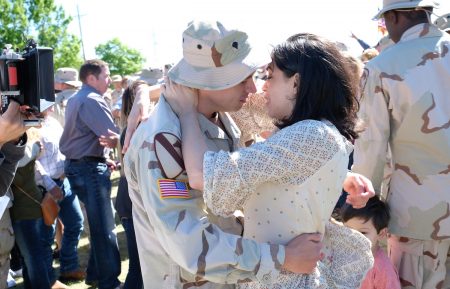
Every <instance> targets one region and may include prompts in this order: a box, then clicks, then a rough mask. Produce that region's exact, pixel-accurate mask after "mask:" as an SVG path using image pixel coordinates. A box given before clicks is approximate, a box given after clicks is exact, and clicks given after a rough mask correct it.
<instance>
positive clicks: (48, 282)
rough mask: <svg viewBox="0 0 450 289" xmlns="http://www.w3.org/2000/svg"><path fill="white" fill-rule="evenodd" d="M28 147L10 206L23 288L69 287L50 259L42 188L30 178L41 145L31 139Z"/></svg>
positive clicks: (18, 170) (18, 173) (18, 171)
mask: <svg viewBox="0 0 450 289" xmlns="http://www.w3.org/2000/svg"><path fill="white" fill-rule="evenodd" d="M27 148H29V150H26V153H25V156H24V157H23V158H22V159H21V160H20V162H19V164H18V166H19V168H18V169H17V172H16V175H15V177H14V180H13V182H12V185H11V190H12V193H13V197H14V201H13V206H12V207H11V209H10V213H11V220H12V226H13V229H14V233H15V237H16V243H17V246H18V248H19V249H20V252H21V256H22V264H23V279H24V288H25V289H44V288H45V289H47V288H52V289H66V288H69V287H67V286H66V285H65V284H63V283H61V282H59V281H58V280H56V277H55V274H54V270H53V267H52V264H51V263H48V262H47V259H46V256H47V255H48V254H50V255H51V246H50V245H49V244H48V243H45V242H42V240H43V236H46V235H47V234H49V233H50V230H51V227H49V226H46V225H45V224H44V221H43V218H42V212H41V207H40V202H41V200H42V191H41V190H40V189H39V188H38V186H37V184H36V182H35V181H34V179H33V178H30V176H33V175H34V168H35V158H36V155H37V154H38V153H39V145H38V144H32V142H30V143H29V145H28V146H27Z"/></svg>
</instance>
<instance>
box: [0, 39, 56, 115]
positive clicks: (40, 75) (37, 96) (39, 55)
mask: <svg viewBox="0 0 450 289" xmlns="http://www.w3.org/2000/svg"><path fill="white" fill-rule="evenodd" d="M53 70H54V69H53V50H52V49H51V48H47V47H38V46H37V45H36V42H34V41H33V40H29V41H28V42H27V45H26V47H25V49H24V50H23V52H15V51H14V50H12V49H11V45H6V48H5V49H4V50H3V53H2V54H1V55H0V95H1V110H2V112H4V111H6V109H7V108H8V105H9V103H10V101H12V99H14V101H17V102H18V103H20V104H21V105H27V106H29V107H30V108H29V111H30V112H31V113H33V114H35V115H39V113H40V112H42V111H44V110H46V109H47V108H49V107H50V106H51V105H53V103H54V102H55V92H54V82H53V81H54V80H53V75H54V71H53Z"/></svg>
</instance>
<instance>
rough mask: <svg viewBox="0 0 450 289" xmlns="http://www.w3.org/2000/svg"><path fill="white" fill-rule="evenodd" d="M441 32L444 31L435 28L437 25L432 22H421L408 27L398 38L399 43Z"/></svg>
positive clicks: (439, 34) (433, 35)
mask: <svg viewBox="0 0 450 289" xmlns="http://www.w3.org/2000/svg"><path fill="white" fill-rule="evenodd" d="M443 33H445V32H442V31H441V30H439V28H437V26H435V25H433V24H430V23H421V24H417V25H414V26H413V27H410V28H409V29H408V30H406V31H405V32H404V33H403V35H402V37H401V38H400V41H399V43H401V42H406V41H410V40H414V39H417V38H423V37H436V36H442V34H443Z"/></svg>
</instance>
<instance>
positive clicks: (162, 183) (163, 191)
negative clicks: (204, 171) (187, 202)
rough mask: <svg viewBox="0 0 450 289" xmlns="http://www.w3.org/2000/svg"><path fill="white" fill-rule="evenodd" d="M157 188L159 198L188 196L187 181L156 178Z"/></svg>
mask: <svg viewBox="0 0 450 289" xmlns="http://www.w3.org/2000/svg"><path fill="white" fill-rule="evenodd" d="M158 189H159V194H160V196H161V199H188V198H190V196H189V187H188V184H187V182H183V181H176V180H171V179H158Z"/></svg>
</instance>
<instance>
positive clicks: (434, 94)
mask: <svg viewBox="0 0 450 289" xmlns="http://www.w3.org/2000/svg"><path fill="white" fill-rule="evenodd" d="M449 49H450V36H449V35H447V34H445V33H444V32H443V31H440V30H439V29H438V28H437V27H436V26H434V25H431V24H419V25H416V26H413V27H411V28H410V29H408V30H407V31H405V33H404V34H403V35H402V37H401V39H400V41H399V42H398V43H397V44H395V45H393V46H392V47H390V48H388V49H386V50H385V51H383V53H381V54H380V55H379V56H378V57H376V58H374V59H373V60H372V61H370V62H369V63H368V64H367V66H366V69H365V71H364V74H363V77H362V79H361V88H362V90H361V91H362V92H363V94H362V96H361V108H360V112H359V115H360V117H361V118H362V119H363V120H364V121H365V124H366V130H365V131H364V133H363V134H362V135H361V137H360V138H359V139H358V140H357V141H356V144H355V156H354V165H353V170H354V171H356V172H358V173H361V174H363V175H366V176H367V177H369V178H370V179H371V180H372V182H373V184H374V186H375V190H376V191H378V192H379V191H380V186H381V182H382V178H383V168H384V165H385V162H386V150H387V148H388V147H389V148H390V149H391V152H392V165H393V172H392V175H391V180H390V184H389V193H388V196H387V200H388V203H389V205H390V208H391V221H390V224H389V230H390V232H391V233H393V234H395V235H399V236H405V237H409V238H414V239H420V240H442V239H447V238H449V237H450V207H449V203H450V129H449V128H450V120H449V118H450V53H449Z"/></svg>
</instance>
